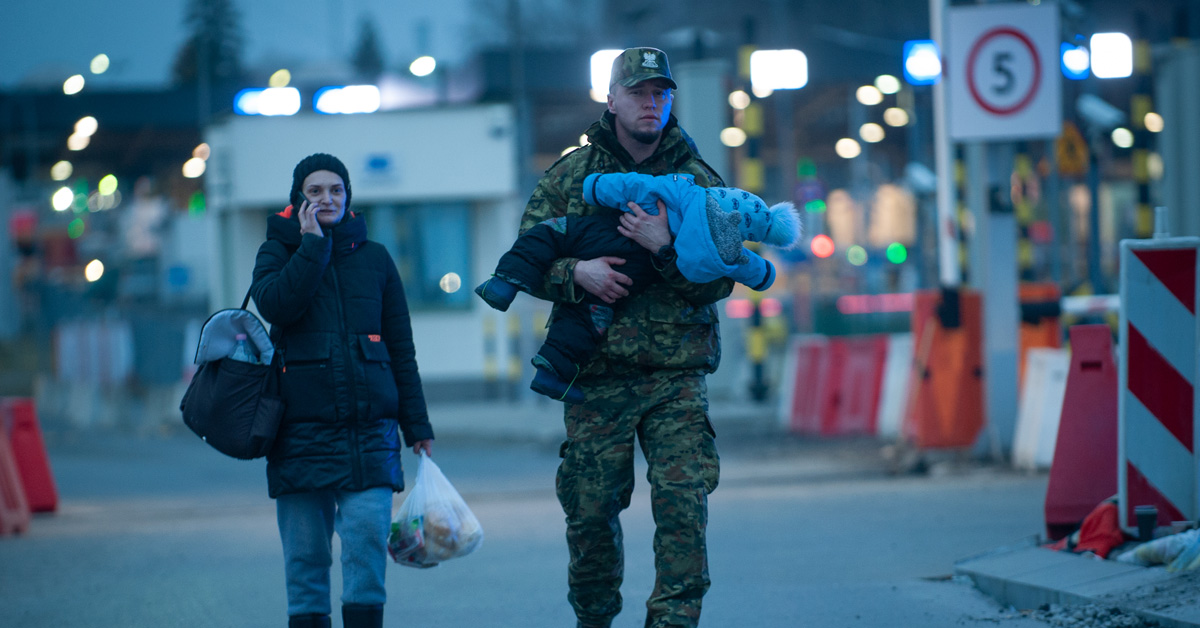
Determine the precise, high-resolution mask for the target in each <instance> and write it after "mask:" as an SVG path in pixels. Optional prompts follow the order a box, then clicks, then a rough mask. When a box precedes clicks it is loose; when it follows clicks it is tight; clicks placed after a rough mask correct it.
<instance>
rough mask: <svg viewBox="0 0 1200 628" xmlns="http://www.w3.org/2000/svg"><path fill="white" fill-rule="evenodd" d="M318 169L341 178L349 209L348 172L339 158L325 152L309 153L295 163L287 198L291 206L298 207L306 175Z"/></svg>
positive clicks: (347, 209)
mask: <svg viewBox="0 0 1200 628" xmlns="http://www.w3.org/2000/svg"><path fill="white" fill-rule="evenodd" d="M318 170H328V171H330V172H332V173H333V174H336V175H337V176H339V177H341V178H342V183H343V184H344V185H345V187H346V211H347V212H348V211H350V173H349V172H347V171H346V166H345V165H344V164H342V161H341V160H340V159H338V158H337V157H334V156H333V155H329V154H326V153H315V154H312V155H309V156H308V157H305V158H304V159H301V160H300V163H298V164H296V169H295V170H293V171H292V195H291V196H290V197H289V198H288V200H289V202H291V204H292V207H294V208H296V209H297V210H299V209H300V188H301V186H303V185H304V180H305V179H306V178H308V175H310V174H312V173H314V172H316V171H318Z"/></svg>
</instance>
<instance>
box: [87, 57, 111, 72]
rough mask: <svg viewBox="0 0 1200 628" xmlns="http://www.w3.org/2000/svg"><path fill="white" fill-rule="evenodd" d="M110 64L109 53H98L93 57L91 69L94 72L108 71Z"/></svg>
mask: <svg viewBox="0 0 1200 628" xmlns="http://www.w3.org/2000/svg"><path fill="white" fill-rule="evenodd" d="M108 66H109V61H108V55H106V54H98V55H96V56H94V57H92V63H91V65H90V66H89V69H90V70H91V71H92V74H104V73H105V72H107V71H108Z"/></svg>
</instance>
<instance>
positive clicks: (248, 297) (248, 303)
mask: <svg viewBox="0 0 1200 628" xmlns="http://www.w3.org/2000/svg"><path fill="white" fill-rule="evenodd" d="M253 287H254V286H253V285H251V286H250V288H253ZM250 288H246V298H244V299H242V309H243V310H244V309H246V306H247V305H250Z"/></svg>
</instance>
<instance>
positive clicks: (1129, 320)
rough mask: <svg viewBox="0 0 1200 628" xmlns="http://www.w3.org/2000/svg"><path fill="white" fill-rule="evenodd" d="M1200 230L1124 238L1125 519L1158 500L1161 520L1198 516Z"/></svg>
mask: <svg viewBox="0 0 1200 628" xmlns="http://www.w3.org/2000/svg"><path fill="white" fill-rule="evenodd" d="M1198 253H1200V238H1159V239H1154V240H1124V241H1122V242H1121V290H1120V293H1121V329H1120V335H1121V341H1120V344H1121V359H1120V360H1119V362H1120V380H1119V382H1120V383H1119V416H1120V440H1119V461H1118V464H1119V466H1118V482H1119V496H1120V502H1121V513H1120V524H1121V526H1122V527H1125V528H1132V527H1133V526H1134V525H1135V521H1136V520H1135V519H1134V517H1133V509H1134V508H1135V507H1136V506H1141V505H1153V506H1157V507H1158V521H1159V524H1160V525H1164V524H1169V523H1171V522H1172V521H1182V520H1195V519H1196V517H1197V515H1200V509H1198V506H1200V496H1198V495H1197V490H1198V486H1200V483H1198V481H1197V476H1198V468H1197V456H1196V446H1197V444H1196V437H1197V434H1196V425H1197V420H1198V418H1200V414H1198V412H1200V404H1198V403H1197V397H1196V383H1197V380H1198V379H1200V374H1198V371H1197V368H1198V360H1197V350H1198V345H1197V341H1198V340H1200V319H1198V318H1197V315H1196V314H1197V310H1198V309H1200V301H1198V300H1197V299H1198V296H1200V287H1198V282H1200V272H1198V270H1197V269H1198V266H1197V263H1198V257H1200V255H1198Z"/></svg>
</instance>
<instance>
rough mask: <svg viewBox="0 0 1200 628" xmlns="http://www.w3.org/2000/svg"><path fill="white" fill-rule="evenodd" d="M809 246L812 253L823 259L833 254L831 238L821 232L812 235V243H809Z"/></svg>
mask: <svg viewBox="0 0 1200 628" xmlns="http://www.w3.org/2000/svg"><path fill="white" fill-rule="evenodd" d="M809 248H811V249H812V254H813V255H816V256H817V257H819V258H821V259H824V258H826V257H829V256H830V255H833V251H834V248H835V247H834V245H833V238H831V237H829V236H827V235H825V234H823V233H822V234H819V235H815V236H813V239H812V244H810V245H809Z"/></svg>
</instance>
